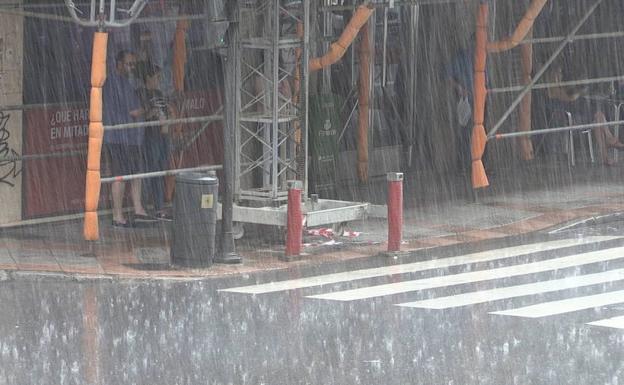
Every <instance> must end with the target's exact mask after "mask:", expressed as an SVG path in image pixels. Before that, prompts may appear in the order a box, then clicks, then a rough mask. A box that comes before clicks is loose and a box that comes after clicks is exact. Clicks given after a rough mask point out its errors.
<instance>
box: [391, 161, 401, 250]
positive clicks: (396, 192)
mask: <svg viewBox="0 0 624 385" xmlns="http://www.w3.org/2000/svg"><path fill="white" fill-rule="evenodd" d="M402 235H403V173H402V172H390V173H388V252H395V251H401V238H402Z"/></svg>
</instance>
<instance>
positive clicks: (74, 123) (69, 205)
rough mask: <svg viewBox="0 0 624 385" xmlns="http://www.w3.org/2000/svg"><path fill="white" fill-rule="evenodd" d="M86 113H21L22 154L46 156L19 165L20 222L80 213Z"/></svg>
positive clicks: (76, 109)
mask: <svg viewBox="0 0 624 385" xmlns="http://www.w3.org/2000/svg"><path fill="white" fill-rule="evenodd" d="M88 138H89V110H88V108H86V107H85V106H80V105H73V106H59V107H58V108H47V109H35V110H27V111H25V112H24V151H23V152H24V154H25V155H43V154H50V155H51V156H50V157H46V158H44V159H31V160H27V161H24V162H23V165H24V167H23V168H24V176H23V194H24V206H23V216H24V219H29V218H35V217H41V216H51V215H61V214H68V213H75V212H80V211H82V210H84V180H85V173H86V154H85V155H80V154H78V155H69V156H61V155H63V154H71V153H79V152H86V149H87V141H88Z"/></svg>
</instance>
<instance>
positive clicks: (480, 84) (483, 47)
mask: <svg viewBox="0 0 624 385" xmlns="http://www.w3.org/2000/svg"><path fill="white" fill-rule="evenodd" d="M487 19H488V5H487V3H485V2H484V3H481V4H480V5H479V11H478V13H477V32H476V48H475V60H474V67H475V68H474V106H473V108H474V111H473V112H474V113H473V120H474V127H473V128H472V140H471V155H472V187H473V188H481V187H487V186H489V185H490V182H489V181H488V178H487V175H486V174H485V168H484V167H483V161H482V157H483V153H484V152H485V145H486V142H487V136H486V134H485V127H484V121H485V101H486V100H485V98H486V96H487V89H486V88H485V67H486V62H487Z"/></svg>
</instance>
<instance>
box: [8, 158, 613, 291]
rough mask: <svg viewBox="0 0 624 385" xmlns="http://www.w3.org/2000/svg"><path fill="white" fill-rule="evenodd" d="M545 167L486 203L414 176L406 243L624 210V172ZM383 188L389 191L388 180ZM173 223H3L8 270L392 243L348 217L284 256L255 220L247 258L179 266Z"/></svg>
mask: <svg viewBox="0 0 624 385" xmlns="http://www.w3.org/2000/svg"><path fill="white" fill-rule="evenodd" d="M546 171H547V170H546ZM617 171H618V172H622V171H624V168H621V169H620V168H618V169H617ZM544 172H545V171H544V170H543V169H542V170H541V171H540V173H536V175H531V174H529V175H523V176H522V178H518V179H516V178H513V177H509V178H507V179H508V180H507V182H506V183H501V181H497V180H494V181H493V183H492V184H493V187H492V188H491V189H489V190H488V191H487V192H486V194H483V195H482V196H479V197H478V199H477V200H476V201H475V200H473V199H472V198H468V197H462V196H461V195H460V196H453V195H445V194H444V192H443V190H431V186H430V185H428V184H426V183H423V180H426V176H421V177H420V178H421V179H418V178H408V179H407V180H406V182H405V187H404V201H405V203H406V209H405V213H404V216H405V220H404V229H403V239H404V242H403V247H402V248H403V250H405V251H409V252H413V251H418V250H422V249H429V248H434V247H438V246H451V245H461V244H469V243H474V242H479V241H482V240H494V239H504V238H507V237H510V236H516V235H520V234H530V233H532V232H535V231H547V230H549V229H552V228H555V227H557V226H564V225H567V224H570V223H574V222H576V221H584V220H588V219H591V218H597V217H598V218H600V217H609V216H613V215H618V214H619V213H622V212H624V185H623V184H622V183H620V180H621V179H622V177H624V176H621V175H619V174H616V175H606V176H605V175H603V174H598V175H592V174H591V173H587V170H584V171H583V172H580V171H579V175H580V176H578V177H575V179H572V180H570V181H568V182H567V183H562V184H560V185H548V184H545V183H546V182H549V183H552V181H553V178H550V179H549V178H547V175H545V174H544ZM594 172H596V171H594ZM531 178H533V180H531ZM520 179H522V183H520V182H518V180H520ZM516 183H518V184H517V185H516ZM377 188H378V189H381V190H383V183H382V184H381V185H379V184H378V185H377ZM379 196H383V193H379V194H377V200H378V202H376V203H381V202H383V199H381V201H379V199H380V198H379ZM423 199H424V200H425V201H424V202H421V200H423ZM170 226H171V223H163V222H157V223H153V224H144V225H142V226H141V227H137V228H135V229H118V228H113V227H112V226H111V225H110V217H107V216H101V218H100V229H101V238H100V240H99V241H97V242H93V243H90V242H85V241H84V240H83V239H82V221H81V220H75V221H66V222H56V223H48V224H42V225H35V226H23V227H18V228H5V229H0V270H4V271H6V272H8V273H9V274H12V273H14V272H18V271H19V272H31V273H33V274H42V273H45V274H48V273H54V274H66V275H69V276H72V277H74V276H75V277H84V276H89V277H92V278H106V277H119V278H122V279H123V278H145V279H169V278H171V279H201V278H202V277H211V276H222V275H238V274H251V273H255V272H262V271H266V270H275V269H278V270H279V269H288V268H299V267H301V266H307V265H312V266H314V265H316V264H323V263H341V262H343V261H348V260H352V259H356V260H357V259H361V258H367V257H369V256H372V255H376V254H378V253H380V252H383V251H385V250H386V248H387V244H386V240H387V224H386V222H385V221H384V220H375V219H370V220H367V221H359V222H351V223H348V224H347V226H346V227H343V228H340V229H335V231H334V234H333V236H327V235H326V236H320V235H313V234H306V236H305V237H304V248H303V254H302V256H301V259H300V260H297V261H294V262H284V261H282V260H280V257H282V256H283V254H284V243H283V242H284V241H283V239H282V236H283V233H280V232H279V230H278V231H275V230H274V231H267V229H266V228H252V227H250V226H246V236H245V237H244V238H243V239H241V240H239V241H237V242H236V246H237V251H238V252H239V254H240V255H241V256H242V257H243V264H241V265H218V264H215V265H213V266H212V267H210V268H205V269H189V268H184V267H179V266H172V265H171V259H170V252H169V245H170V242H171V229H170ZM267 234H268V236H267Z"/></svg>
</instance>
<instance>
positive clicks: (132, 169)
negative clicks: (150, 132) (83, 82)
mask: <svg viewBox="0 0 624 385" xmlns="http://www.w3.org/2000/svg"><path fill="white" fill-rule="evenodd" d="M135 66H136V58H135V55H134V54H133V53H132V52H130V51H125V50H122V51H120V52H119V53H118V54H117V55H116V56H115V70H114V71H111V73H110V75H109V76H108V78H107V79H106V83H104V87H103V90H102V92H103V102H104V106H103V108H104V110H103V120H104V125H106V126H111V125H118V124H125V123H133V122H139V121H141V120H142V117H143V113H144V112H143V108H142V107H141V102H140V100H139V97H138V95H137V93H136V90H135V89H134V87H133V86H132V83H131V81H130V76H131V74H132V73H133V71H134V68H135ZM104 144H105V146H106V149H107V151H108V155H109V157H110V168H111V173H112V174H113V175H115V176H121V175H130V174H137V173H140V172H142V169H143V167H142V165H143V153H144V151H143V147H142V144H143V129H142V128H131V129H123V130H106V131H105V132H104ZM125 184H126V183H125V182H123V181H115V182H113V184H112V186H111V195H112V200H113V226H114V227H131V226H132V222H131V221H129V220H128V219H126V218H125V216H124V213H123V201H124V193H125ZM130 188H131V199H132V204H133V206H134V207H133V208H134V214H135V215H134V219H135V220H137V221H141V220H144V221H149V220H152V218H151V217H149V216H148V215H147V212H146V211H145V209H144V208H143V205H142V203H141V180H140V179H134V180H132V181H130Z"/></svg>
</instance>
